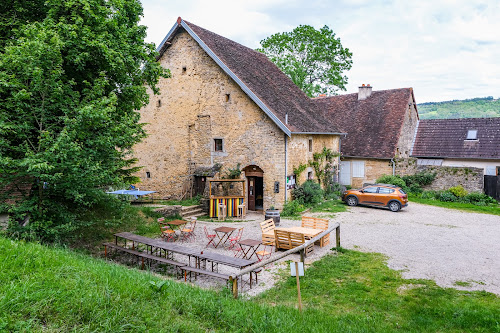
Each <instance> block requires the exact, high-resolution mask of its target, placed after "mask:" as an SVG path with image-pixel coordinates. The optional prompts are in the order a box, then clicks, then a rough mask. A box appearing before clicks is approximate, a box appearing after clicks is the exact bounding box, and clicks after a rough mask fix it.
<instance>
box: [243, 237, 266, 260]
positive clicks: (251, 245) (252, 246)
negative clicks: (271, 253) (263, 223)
mask: <svg viewBox="0 0 500 333" xmlns="http://www.w3.org/2000/svg"><path fill="white" fill-rule="evenodd" d="M238 244H240V246H241V253H242V256H241V258H242V259H250V258H252V256H253V255H254V254H255V252H257V250H258V248H259V246H260V245H261V244H262V240H257V239H244V240H241V241H239V242H238ZM245 247H246V249H245Z"/></svg>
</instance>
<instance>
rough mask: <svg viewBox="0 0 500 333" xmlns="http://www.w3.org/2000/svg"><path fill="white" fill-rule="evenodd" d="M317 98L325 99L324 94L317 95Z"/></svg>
mask: <svg viewBox="0 0 500 333" xmlns="http://www.w3.org/2000/svg"><path fill="white" fill-rule="evenodd" d="M318 97H319V98H323V97H326V94H319V95H318Z"/></svg>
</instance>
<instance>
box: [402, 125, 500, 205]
mask: <svg viewBox="0 0 500 333" xmlns="http://www.w3.org/2000/svg"><path fill="white" fill-rule="evenodd" d="M411 156H412V157H413V158H416V159H417V163H416V164H417V169H419V170H422V169H429V170H433V171H438V170H441V173H443V172H444V171H446V170H449V172H448V173H451V174H450V175H447V177H443V176H445V175H440V176H441V177H440V178H443V180H442V183H443V184H436V187H438V186H441V188H448V187H450V186H454V185H458V184H461V185H462V186H463V187H464V188H465V189H467V190H468V191H478V192H482V191H483V182H484V179H486V178H488V177H491V178H493V180H494V182H495V183H497V182H498V183H500V182H499V181H498V180H497V179H498V178H500V177H498V175H500V118H464V119H428V120H422V121H420V123H419V125H418V130H417V136H416V138H415V143H414V146H413V149H412V152H411ZM484 176H486V177H484ZM447 179H451V180H450V181H448V182H447V183H446V180H447ZM494 187H496V184H495V186H494ZM499 187H500V186H499ZM493 196H494V195H493Z"/></svg>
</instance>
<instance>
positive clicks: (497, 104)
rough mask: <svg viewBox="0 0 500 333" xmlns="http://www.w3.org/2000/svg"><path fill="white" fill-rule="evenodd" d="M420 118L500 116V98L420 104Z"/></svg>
mask: <svg viewBox="0 0 500 333" xmlns="http://www.w3.org/2000/svg"><path fill="white" fill-rule="evenodd" d="M418 114H419V116H420V119H448V118H482V117H500V99H497V100H494V99H488V98H474V99H467V100H461V101H458V100H457V101H446V102H435V103H422V104H418Z"/></svg>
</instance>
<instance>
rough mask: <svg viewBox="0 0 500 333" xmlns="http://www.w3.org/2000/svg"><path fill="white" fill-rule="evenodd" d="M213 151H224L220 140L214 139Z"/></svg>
mask: <svg viewBox="0 0 500 333" xmlns="http://www.w3.org/2000/svg"><path fill="white" fill-rule="evenodd" d="M214 151H224V143H223V140H222V139H214Z"/></svg>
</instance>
